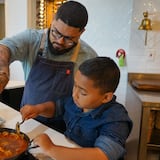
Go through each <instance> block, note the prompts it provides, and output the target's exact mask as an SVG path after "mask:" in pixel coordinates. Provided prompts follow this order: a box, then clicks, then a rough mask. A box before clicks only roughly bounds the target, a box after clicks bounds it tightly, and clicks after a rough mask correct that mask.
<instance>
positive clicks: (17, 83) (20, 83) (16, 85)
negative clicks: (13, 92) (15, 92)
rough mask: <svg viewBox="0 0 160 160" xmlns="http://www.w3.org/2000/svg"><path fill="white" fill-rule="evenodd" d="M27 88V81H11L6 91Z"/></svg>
mask: <svg viewBox="0 0 160 160" xmlns="http://www.w3.org/2000/svg"><path fill="white" fill-rule="evenodd" d="M24 86H25V81H13V80H10V81H9V82H8V84H7V85H6V87H5V89H15V88H22V87H24Z"/></svg>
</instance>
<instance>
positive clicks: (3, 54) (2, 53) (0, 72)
mask: <svg viewBox="0 0 160 160" xmlns="http://www.w3.org/2000/svg"><path fill="white" fill-rule="evenodd" d="M9 59H10V51H9V49H8V48H7V47H5V46H2V45H0V93H1V92H2V91H3V89H4V88H5V86H6V84H7V83H8V81H9V75H10V73H9Z"/></svg>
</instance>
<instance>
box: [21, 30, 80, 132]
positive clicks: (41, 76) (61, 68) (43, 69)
mask: <svg viewBox="0 0 160 160" xmlns="http://www.w3.org/2000/svg"><path fill="white" fill-rule="evenodd" d="M45 40H46V31H44V33H43V36H42V39H41V45H40V49H39V52H38V55H37V57H36V60H35V62H34V63H33V66H32V68H31V71H30V73H29V76H28V79H27V81H26V84H25V88H24V92H23V97H22V102H21V107H23V106H24V105H25V104H32V105H34V104H39V103H43V102H47V101H56V100H57V99H59V98H62V97H64V96H68V95H71V94H72V87H73V74H74V63H75V62H76V60H77V56H78V52H79V48H80V43H78V44H77V46H76V47H75V50H74V53H73V55H72V57H71V61H70V62H63V61H62V62H59V61H53V60H49V59H46V58H44V57H43V49H44V45H45ZM35 119H36V120H38V121H40V122H41V123H43V124H46V125H48V126H49V127H52V128H55V129H57V130H60V131H61V130H64V124H63V122H62V117H57V118H45V117H42V116H38V117H37V118H35ZM62 132H63V131H62Z"/></svg>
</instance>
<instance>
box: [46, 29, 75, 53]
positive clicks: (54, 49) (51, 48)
mask: <svg viewBox="0 0 160 160" xmlns="http://www.w3.org/2000/svg"><path fill="white" fill-rule="evenodd" d="M49 33H50V30H49V31H48V49H49V50H50V52H51V53H52V54H54V55H63V54H65V53H67V52H69V51H70V50H72V49H73V48H74V47H75V46H76V45H77V43H74V44H73V45H72V46H71V47H70V48H67V49H63V50H57V49H56V48H54V47H53V44H52V42H51V41H50V39H49Z"/></svg>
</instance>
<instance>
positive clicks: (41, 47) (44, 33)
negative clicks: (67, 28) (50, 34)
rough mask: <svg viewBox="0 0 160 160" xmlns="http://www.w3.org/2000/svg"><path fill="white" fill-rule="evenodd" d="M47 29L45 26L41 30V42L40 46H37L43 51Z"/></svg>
mask: <svg viewBox="0 0 160 160" xmlns="http://www.w3.org/2000/svg"><path fill="white" fill-rule="evenodd" d="M47 30H48V29H47V28H46V29H44V32H43V35H42V39H41V44H40V48H39V49H40V50H41V51H43V49H44V45H45V40H46V33H47Z"/></svg>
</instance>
